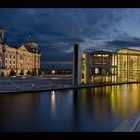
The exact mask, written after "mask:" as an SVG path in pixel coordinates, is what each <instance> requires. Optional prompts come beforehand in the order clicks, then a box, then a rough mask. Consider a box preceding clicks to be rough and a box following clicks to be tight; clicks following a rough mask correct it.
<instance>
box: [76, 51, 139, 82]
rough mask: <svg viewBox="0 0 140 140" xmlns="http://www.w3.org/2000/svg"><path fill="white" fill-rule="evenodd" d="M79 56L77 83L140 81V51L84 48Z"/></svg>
mask: <svg viewBox="0 0 140 140" xmlns="http://www.w3.org/2000/svg"><path fill="white" fill-rule="evenodd" d="M78 54H80V55H79V56H78V58H77V61H79V63H80V64H81V65H79V66H78V67H79V68H78V70H79V71H78V74H80V75H81V76H78V77H77V78H78V80H77V84H92V83H107V82H140V51H139V50H133V49H127V48H122V49H120V50H118V51H116V52H109V51H94V50H84V51H83V52H81V53H78ZM74 72H76V71H74Z"/></svg>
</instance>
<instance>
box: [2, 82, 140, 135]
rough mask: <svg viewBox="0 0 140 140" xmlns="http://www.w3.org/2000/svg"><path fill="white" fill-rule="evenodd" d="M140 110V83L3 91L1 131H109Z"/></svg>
mask: <svg viewBox="0 0 140 140" xmlns="http://www.w3.org/2000/svg"><path fill="white" fill-rule="evenodd" d="M139 109H140V84H128V85H127V84H124V85H116V86H106V87H97V88H82V89H78V90H58V91H47V92H38V93H11V94H10V93H9V94H0V132H5V131H6V132H7V131H8V132H9V131H10V132H23V131H24V132H56V131H59V132H60V131H61V132H106V131H112V130H113V129H115V128H116V127H117V126H118V125H120V124H121V123H122V122H123V121H125V120H126V119H128V118H129V117H131V116H132V115H133V114H134V113H136V112H137V111H139Z"/></svg>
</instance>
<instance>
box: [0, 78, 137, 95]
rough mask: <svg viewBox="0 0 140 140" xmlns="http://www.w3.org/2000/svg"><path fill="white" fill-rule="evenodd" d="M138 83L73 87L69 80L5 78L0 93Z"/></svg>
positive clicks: (1, 83) (0, 83)
mask: <svg viewBox="0 0 140 140" xmlns="http://www.w3.org/2000/svg"><path fill="white" fill-rule="evenodd" d="M132 83H139V82H122V83H97V84H92V85H78V86H73V85H72V80H71V79H53V80H51V79H46V78H27V79H22V78H11V79H9V78H6V79H0V93H21V92H39V91H50V90H66V89H78V88H92V87H102V86H112V85H121V84H132Z"/></svg>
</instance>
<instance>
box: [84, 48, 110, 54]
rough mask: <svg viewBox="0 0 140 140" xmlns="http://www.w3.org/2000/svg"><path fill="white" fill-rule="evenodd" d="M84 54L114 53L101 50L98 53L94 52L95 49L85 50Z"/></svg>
mask: <svg viewBox="0 0 140 140" xmlns="http://www.w3.org/2000/svg"><path fill="white" fill-rule="evenodd" d="M84 52H85V53H94V54H99V53H100V54H106V53H107V54H110V53H112V52H109V51H101V50H98V51H96V50H93V49H86V50H84Z"/></svg>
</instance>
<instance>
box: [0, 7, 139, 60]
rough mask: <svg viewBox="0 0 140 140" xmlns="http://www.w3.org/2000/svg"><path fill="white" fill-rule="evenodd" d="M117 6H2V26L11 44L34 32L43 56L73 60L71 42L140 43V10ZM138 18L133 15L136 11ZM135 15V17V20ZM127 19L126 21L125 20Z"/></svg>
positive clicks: (107, 45) (87, 45)
mask: <svg viewBox="0 0 140 140" xmlns="http://www.w3.org/2000/svg"><path fill="white" fill-rule="evenodd" d="M134 11H135V10H134V9H133V10H131V9H115V8H109V9H107V8H105V9H104V8H88V9H82V8H77V9H76V8H59V9H55V8H25V9H24V8H0V19H1V20H0V26H3V27H4V28H5V29H6V33H5V36H6V40H7V42H8V43H10V44H15V45H17V44H22V42H24V41H27V40H28V34H29V33H30V32H32V34H33V39H34V40H35V41H37V42H38V44H39V47H40V50H41V53H42V56H41V60H45V61H46V60H47V61H56V60H57V61H68V60H72V46H73V45H74V43H79V44H80V46H81V48H82V49H87V48H93V49H95V50H96V49H100V50H104V49H106V50H115V49H117V48H121V47H132V46H133V47H139V43H140V41H139V37H140V36H138V35H139V34H140V33H139V31H138V30H137V29H135V30H134V31H133V30H132V27H131V26H132V25H134V26H133V29H134V28H135V27H137V28H138V27H139V21H140V18H139V13H140V11H139V10H136V12H134ZM131 12H132V13H134V14H135V16H136V17H135V18H133V14H131ZM134 19H135V20H134ZM126 21H127V22H126ZM132 31H133V32H132ZM131 33H133V34H131Z"/></svg>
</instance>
